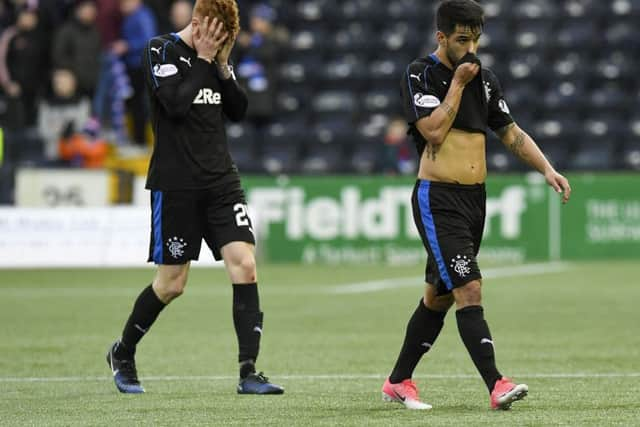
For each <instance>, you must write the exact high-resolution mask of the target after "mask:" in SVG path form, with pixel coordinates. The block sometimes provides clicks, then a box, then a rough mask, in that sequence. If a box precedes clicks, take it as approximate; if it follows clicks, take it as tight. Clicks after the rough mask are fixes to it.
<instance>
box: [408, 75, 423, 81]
mask: <svg viewBox="0 0 640 427" xmlns="http://www.w3.org/2000/svg"><path fill="white" fill-rule="evenodd" d="M409 77H411V78H412V79H416V80H417V81H420V74H409Z"/></svg>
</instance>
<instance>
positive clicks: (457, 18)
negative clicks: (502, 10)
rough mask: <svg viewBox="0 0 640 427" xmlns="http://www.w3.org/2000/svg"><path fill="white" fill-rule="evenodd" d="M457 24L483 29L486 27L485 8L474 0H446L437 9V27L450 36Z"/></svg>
mask: <svg viewBox="0 0 640 427" xmlns="http://www.w3.org/2000/svg"><path fill="white" fill-rule="evenodd" d="M456 25H462V26H464V27H470V28H473V29H482V27H484V10H483V9H482V6H480V4H479V3H478V2H476V1H474V0H444V1H443V2H441V3H440V4H439V5H438V9H437V11H436V28H437V29H438V31H442V32H443V33H444V34H445V35H447V36H450V35H451V34H453V33H454V32H455V30H456Z"/></svg>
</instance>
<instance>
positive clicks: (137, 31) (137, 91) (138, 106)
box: [111, 0, 157, 145]
mask: <svg viewBox="0 0 640 427" xmlns="http://www.w3.org/2000/svg"><path fill="white" fill-rule="evenodd" d="M120 11H121V12H122V15H123V17H124V19H123V21H122V33H121V38H120V39H119V40H116V41H115V42H113V44H112V45H111V52H112V53H113V54H115V55H117V56H120V57H121V58H122V59H123V61H124V63H125V66H126V68H127V74H128V76H129V80H130V81H131V86H132V88H133V95H132V96H131V97H130V98H129V99H128V100H127V110H128V112H129V113H130V114H131V118H132V119H133V141H134V143H136V144H141V145H144V144H145V142H146V138H145V128H146V125H147V120H148V116H149V113H148V108H147V99H146V98H147V97H146V94H145V80H144V70H143V68H142V51H143V49H144V48H145V46H146V45H147V43H148V41H149V39H151V38H152V37H153V36H155V35H156V34H157V30H156V21H155V18H154V16H153V13H152V12H151V9H149V8H148V7H147V6H145V5H144V4H143V3H142V0H120Z"/></svg>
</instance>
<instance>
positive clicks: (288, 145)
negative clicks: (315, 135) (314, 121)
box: [259, 121, 307, 174]
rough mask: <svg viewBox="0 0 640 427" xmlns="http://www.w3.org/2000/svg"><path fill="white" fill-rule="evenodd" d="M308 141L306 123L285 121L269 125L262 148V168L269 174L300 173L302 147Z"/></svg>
mask: <svg viewBox="0 0 640 427" xmlns="http://www.w3.org/2000/svg"><path fill="white" fill-rule="evenodd" d="M306 139H307V131H306V123H305V122H303V121H286V122H285V121H283V122H276V123H272V124H271V125H269V126H268V127H267V129H266V132H265V135H264V142H263V144H262V146H261V147H259V148H260V151H261V152H262V155H261V156H260V168H261V170H262V171H263V172H266V173H269V174H281V173H295V172H298V171H299V168H298V165H299V159H300V154H301V150H302V146H303V144H304V142H305V140H306Z"/></svg>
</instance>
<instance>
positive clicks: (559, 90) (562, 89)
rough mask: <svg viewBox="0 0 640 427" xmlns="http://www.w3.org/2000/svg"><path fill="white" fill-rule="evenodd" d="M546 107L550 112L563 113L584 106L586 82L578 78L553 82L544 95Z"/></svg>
mask: <svg viewBox="0 0 640 427" xmlns="http://www.w3.org/2000/svg"><path fill="white" fill-rule="evenodd" d="M543 99H544V108H545V110H547V111H548V112H556V113H562V112H567V111H575V109H577V108H582V106H583V103H584V101H585V100H586V99H585V88H584V84H583V83H582V82H580V81H576V80H564V81H558V82H554V83H552V84H551V86H550V87H549V88H548V89H547V90H546V91H545V93H544V95H543Z"/></svg>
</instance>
